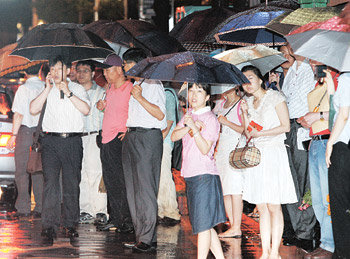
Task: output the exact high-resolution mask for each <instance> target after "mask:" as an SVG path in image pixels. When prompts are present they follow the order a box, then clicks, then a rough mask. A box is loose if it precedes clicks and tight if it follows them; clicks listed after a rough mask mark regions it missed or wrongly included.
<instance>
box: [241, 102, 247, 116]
mask: <svg viewBox="0 0 350 259" xmlns="http://www.w3.org/2000/svg"><path fill="white" fill-rule="evenodd" d="M241 111H242V113H243V114H245V115H248V104H247V102H246V101H245V100H242V101H241Z"/></svg>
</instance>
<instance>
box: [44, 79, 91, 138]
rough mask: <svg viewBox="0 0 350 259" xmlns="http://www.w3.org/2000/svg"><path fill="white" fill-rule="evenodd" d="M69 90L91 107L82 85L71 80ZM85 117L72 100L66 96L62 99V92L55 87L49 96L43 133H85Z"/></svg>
mask: <svg viewBox="0 0 350 259" xmlns="http://www.w3.org/2000/svg"><path fill="white" fill-rule="evenodd" d="M68 80H69V79H68ZM68 88H69V90H70V91H71V92H72V93H73V94H74V95H75V96H76V97H78V98H79V99H81V100H82V101H84V102H86V103H87V104H88V105H89V106H90V100H89V97H88V94H87V92H86V91H85V88H84V87H83V86H82V85H80V84H77V83H74V82H72V81H70V80H69V81H68ZM83 117H84V115H83V114H82V113H81V112H80V111H79V110H78V109H77V108H75V106H74V105H73V103H72V102H71V100H70V98H68V97H67V96H65V97H64V99H61V98H60V90H59V89H58V88H57V87H56V86H53V87H52V89H51V91H50V93H49V95H48V96H47V104H46V110H45V114H44V119H43V131H45V132H59V133H71V132H83V130H84V120H83Z"/></svg>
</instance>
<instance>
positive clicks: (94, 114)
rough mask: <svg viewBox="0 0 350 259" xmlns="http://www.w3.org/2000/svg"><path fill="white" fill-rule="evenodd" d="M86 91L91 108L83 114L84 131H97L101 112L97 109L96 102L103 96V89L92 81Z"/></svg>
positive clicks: (100, 122) (99, 125) (99, 127)
mask: <svg viewBox="0 0 350 259" xmlns="http://www.w3.org/2000/svg"><path fill="white" fill-rule="evenodd" d="M87 93H88V95H89V99H90V102H91V108H90V112H89V115H87V116H84V132H91V131H99V130H101V129H102V121H103V112H102V111H100V110H98V109H97V107H96V103H97V102H98V101H99V100H100V99H102V98H103V95H104V93H105V89H103V88H102V87H100V86H99V85H97V84H96V82H95V81H93V82H92V86H91V88H90V89H89V90H88V91H87Z"/></svg>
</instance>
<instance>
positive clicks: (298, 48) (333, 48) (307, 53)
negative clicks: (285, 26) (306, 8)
mask: <svg viewBox="0 0 350 259" xmlns="http://www.w3.org/2000/svg"><path fill="white" fill-rule="evenodd" d="M341 22H342V21H341V19H340V18H339V17H338V16H335V17H333V18H331V19H329V20H327V21H324V22H315V23H308V24H306V25H304V26H302V27H300V28H298V29H296V30H294V31H292V32H291V33H290V34H288V35H287V36H286V38H287V39H288V42H289V43H290V44H291V46H292V48H293V50H294V52H295V54H298V55H300V56H304V57H307V58H309V59H313V60H316V61H319V62H321V63H323V64H326V65H328V66H330V67H333V68H335V69H337V70H339V71H341V72H345V71H350V45H349V42H350V25H348V24H341Z"/></svg>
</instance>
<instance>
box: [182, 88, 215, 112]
mask: <svg viewBox="0 0 350 259" xmlns="http://www.w3.org/2000/svg"><path fill="white" fill-rule="evenodd" d="M194 85H197V86H198V87H199V88H202V89H203V90H204V91H205V93H206V94H207V95H209V96H210V93H211V84H204V83H188V89H191V88H192V87H193V86H194ZM187 98H188V97H187ZM206 105H207V106H210V107H211V106H212V101H211V99H210V98H209V100H208V101H207V102H206Z"/></svg>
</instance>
